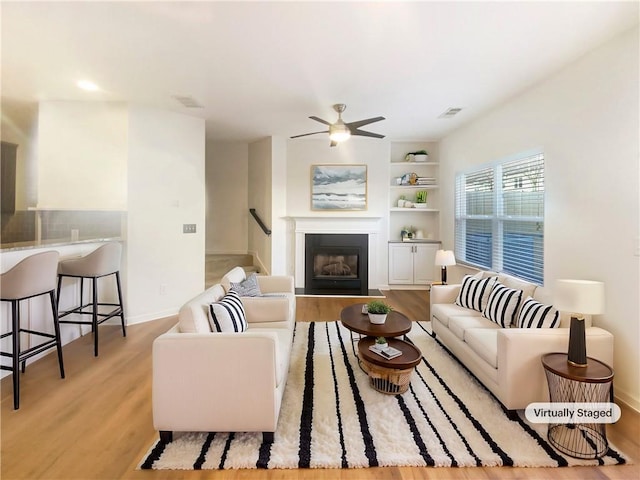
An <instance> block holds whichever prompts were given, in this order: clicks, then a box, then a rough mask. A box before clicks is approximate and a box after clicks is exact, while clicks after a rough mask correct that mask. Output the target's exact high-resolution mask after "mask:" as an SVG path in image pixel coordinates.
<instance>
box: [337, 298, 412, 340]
mask: <svg viewBox="0 0 640 480" xmlns="http://www.w3.org/2000/svg"><path fill="white" fill-rule="evenodd" d="M363 305H364V303H357V304H355V305H349V306H348V307H345V308H343V309H342V312H340V321H341V322H342V324H343V325H344V326H345V327H346V328H348V329H349V330H351V331H352V332H356V333H360V334H362V335H369V336H372V337H385V338H389V337H399V336H400V335H404V334H405V333H408V332H409V331H410V330H411V320H409V319H408V318H407V317H405V316H404V315H403V314H402V313H400V312H397V311H395V310H393V311H391V312H390V313H389V314H388V315H387V320H386V321H385V322H384V323H383V324H382V325H377V324H375V323H371V322H370V321H369V315H367V314H366V313H362V306H363Z"/></svg>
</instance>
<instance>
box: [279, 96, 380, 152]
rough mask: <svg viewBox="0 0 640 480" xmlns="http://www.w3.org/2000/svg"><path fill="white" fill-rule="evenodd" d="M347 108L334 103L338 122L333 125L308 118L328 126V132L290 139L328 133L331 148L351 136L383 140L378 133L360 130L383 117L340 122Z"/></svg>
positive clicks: (304, 134) (321, 120) (305, 134)
mask: <svg viewBox="0 0 640 480" xmlns="http://www.w3.org/2000/svg"><path fill="white" fill-rule="evenodd" d="M346 108H347V106H346V105H345V104H344V103H336V104H335V105H334V106H333V109H334V110H335V111H336V112H338V120H336V121H335V122H334V123H329V122H327V121H326V120H323V119H321V118H318V117H309V118H310V119H311V120H315V121H316V122H320V123H324V124H325V125H328V126H329V130H322V131H320V132H311V133H303V134H302V135H294V136H293V137H291V138H299V137H306V136H308V135H316V134H318V133H328V134H329V139H330V140H331V146H332V147H335V146H336V145H337V144H338V143H339V142H343V141H345V140H347V139H348V138H349V137H350V136H351V135H354V136H355V135H359V136H361V137H373V138H384V135H380V134H379V133H372V132H367V131H365V130H360V127H364V126H365V125H369V124H370V123H374V122H379V121H380V120H384V119H385V118H384V117H373V118H367V119H366V120H359V121H357V122H349V123H345V122H344V121H343V120H342V112H344V111H345V109H346Z"/></svg>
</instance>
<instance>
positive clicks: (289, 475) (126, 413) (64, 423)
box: [0, 291, 640, 480]
mask: <svg viewBox="0 0 640 480" xmlns="http://www.w3.org/2000/svg"><path fill="white" fill-rule="evenodd" d="M385 293H386V294H387V295H388V301H389V303H391V304H392V305H393V306H395V308H397V309H398V310H400V311H402V312H404V313H405V314H407V316H409V317H410V318H411V319H413V320H424V319H426V318H427V309H428V296H427V295H428V294H427V293H426V292H424V291H422V292H420V291H413V292H412V291H391V292H385ZM360 302H362V300H361V299H345V298H320V297H313V298H309V297H304V298H303V297H300V298H298V319H299V320H300V321H310V320H335V319H337V318H339V312H340V310H341V309H342V308H343V307H344V306H345V305H349V304H352V303H360ZM174 323H175V317H172V318H166V319H162V320H157V321H154V322H149V323H145V324H140V325H133V326H131V327H130V328H129V329H128V336H127V337H126V338H123V337H122V336H121V333H120V330H119V328H118V327H116V326H113V327H112V326H107V325H103V326H102V327H100V328H101V330H100V332H101V335H100V357H98V358H94V356H93V352H92V343H91V335H87V336H85V337H82V338H80V339H78V340H76V341H74V342H72V343H71V344H69V345H66V346H65V347H64V360H65V368H66V372H67V378H66V379H64V380H62V379H60V378H59V373H58V368H57V364H56V358H55V355H47V356H46V357H45V358H44V359H42V360H40V361H38V362H35V363H33V364H31V365H28V366H27V372H26V374H25V375H22V376H21V377H22V378H21V381H22V389H21V394H22V395H21V397H22V402H21V408H20V410H18V411H14V410H13V407H12V388H11V379H10V377H7V378H5V379H3V380H2V382H1V385H0V386H1V388H2V391H1V396H2V411H1V421H2V426H1V428H2V430H1V432H2V437H1V443H2V445H1V455H2V456H1V462H2V467H1V468H2V469H1V478H2V479H4V480H10V479H65V480H68V479H82V480H90V479H105V480H112V479H146V480H149V479H163V480H164V479H168V480H174V479H202V478H207V479H220V480H241V479H243V480H246V479H248V480H257V479H267V480H276V479H279V480H298V479H305V480H307V479H315V480H334V479H344V480H355V479H358V480H373V479H394V480H418V479H434V478H438V479H453V478H466V479H505V478H518V479H539V478H550V477H551V476H553V478H558V479H580V480H583V479H588V478H593V479H622V478H629V479H631V478H633V479H638V478H640V467H638V466H637V465H633V466H619V467H595V468H575V467H574V468H556V469H533V468H458V469H455V468H372V469H352V470H270V471H264V470H239V471H158V472H151V471H139V470H136V466H137V464H138V462H139V460H140V459H141V458H142V456H143V455H144V454H145V452H146V450H147V448H148V447H150V446H151V444H152V443H153V442H154V441H155V439H156V436H157V433H156V432H155V431H154V430H153V425H152V419H151V344H152V342H153V340H154V339H155V338H156V337H157V336H158V335H160V334H161V333H163V332H165V331H166V330H168V329H169V328H170V327H171V326H172V325H173V324H174ZM639 427H640V415H639V414H638V413H635V412H633V411H632V410H629V409H628V408H623V414H622V420H621V421H620V422H618V424H616V425H613V426H610V427H608V436H609V439H610V440H611V441H612V442H614V443H615V444H616V445H617V446H618V447H619V448H621V449H622V450H623V451H625V452H626V453H627V454H628V455H630V456H632V459H633V461H634V462H636V463H638V462H640V443H639V438H640V429H639Z"/></svg>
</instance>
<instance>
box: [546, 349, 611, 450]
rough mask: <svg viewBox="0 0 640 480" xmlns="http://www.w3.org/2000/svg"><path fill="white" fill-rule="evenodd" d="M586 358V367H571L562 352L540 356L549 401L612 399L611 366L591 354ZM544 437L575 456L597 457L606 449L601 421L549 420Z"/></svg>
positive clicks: (604, 426)
mask: <svg viewBox="0 0 640 480" xmlns="http://www.w3.org/2000/svg"><path fill="white" fill-rule="evenodd" d="M587 362H588V364H587V366H586V367H575V366H573V365H571V364H569V363H568V362H567V354H566V353H547V354H546V355H543V356H542V365H543V367H544V370H545V374H546V376H547V384H548V385H549V398H550V400H551V402H565V403H603V402H613V369H612V368H611V367H609V366H608V365H607V364H605V363H602V362H601V361H599V360H596V359H594V358H588V360H587ZM547 438H548V440H549V442H550V443H551V444H552V445H553V446H554V447H556V448H557V449H558V450H560V451H561V452H563V453H566V454H567V455H570V456H572V457H575V458H600V457H602V456H603V455H604V454H605V453H607V450H608V449H609V442H608V441H607V432H606V424H604V423H550V424H549V430H548V432H547Z"/></svg>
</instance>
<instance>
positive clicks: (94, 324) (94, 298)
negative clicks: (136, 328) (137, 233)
mask: <svg viewBox="0 0 640 480" xmlns="http://www.w3.org/2000/svg"><path fill="white" fill-rule="evenodd" d="M109 275H115V278H116V287H117V291H118V303H106V302H99V301H98V279H99V278H102V277H107V276H109ZM63 277H74V278H79V279H80V306H78V307H75V308H72V309H71V310H67V311H64V312H60V313H59V317H60V318H63V317H66V316H67V315H71V314H79V315H91V320H90V321H88V320H60V323H62V324H65V323H68V324H75V325H91V332H92V333H93V354H94V356H96V357H97V356H98V337H99V335H98V325H100V324H101V323H103V322H106V321H107V320H109V319H110V318H113V317H120V323H121V325H122V336H123V337H126V336H127V329H126V323H125V319H124V305H123V302H122V286H121V284H120V272H119V271H116V272H113V273H109V274H107V275H102V276H96V277H78V276H76V275H64V274H58V289H57V298H58V301H59V300H60V290H61V289H62V279H63ZM85 278H89V279H90V280H91V290H92V291H91V301H90V302H89V303H84V298H83V295H84V279H85ZM104 306H111V307H116V308H114V309H112V310H111V311H109V312H100V311H99V308H100V307H104ZM87 308H90V310H85V309H87Z"/></svg>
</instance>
